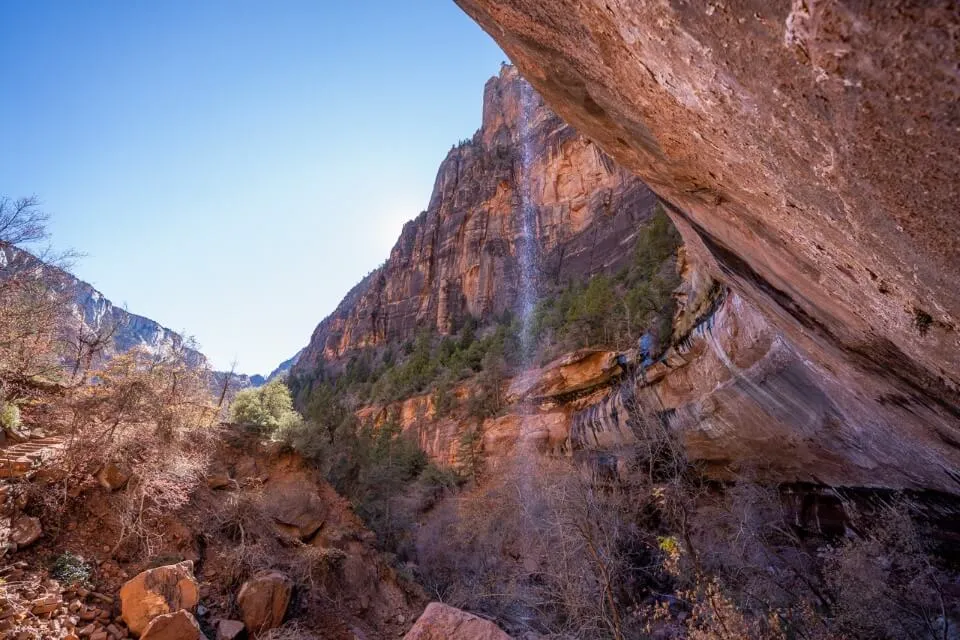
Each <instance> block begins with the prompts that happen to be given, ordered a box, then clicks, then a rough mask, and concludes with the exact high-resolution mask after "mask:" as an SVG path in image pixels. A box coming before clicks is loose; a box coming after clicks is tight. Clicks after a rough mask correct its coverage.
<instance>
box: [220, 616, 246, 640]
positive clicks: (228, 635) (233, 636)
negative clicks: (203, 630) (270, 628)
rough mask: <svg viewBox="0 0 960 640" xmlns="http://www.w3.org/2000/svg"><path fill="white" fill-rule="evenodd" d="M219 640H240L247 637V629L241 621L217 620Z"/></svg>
mask: <svg viewBox="0 0 960 640" xmlns="http://www.w3.org/2000/svg"><path fill="white" fill-rule="evenodd" d="M216 628H217V640H240V639H241V638H245V637H246V629H245V628H244V626H243V623H242V622H240V621H239V620H217V624H216Z"/></svg>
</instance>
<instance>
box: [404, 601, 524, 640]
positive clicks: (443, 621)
mask: <svg viewBox="0 0 960 640" xmlns="http://www.w3.org/2000/svg"><path fill="white" fill-rule="evenodd" d="M403 640H511V639H510V636H508V635H507V634H506V633H504V632H503V631H502V630H501V629H500V627H498V626H497V625H495V624H493V623H492V622H490V621H489V620H484V619H483V618H479V617H477V616H475V615H473V614H472V613H467V612H466V611H461V610H460V609H456V608H454V607H451V606H448V605H445V604H442V603H440V602H431V603H430V604H429V605H427V609H426V611H424V612H423V614H422V615H421V616H420V618H419V619H418V620H417V622H416V624H414V625H413V628H411V629H410V631H408V632H407V635H405V636H404V637H403Z"/></svg>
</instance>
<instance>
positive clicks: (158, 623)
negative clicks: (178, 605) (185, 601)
mask: <svg viewBox="0 0 960 640" xmlns="http://www.w3.org/2000/svg"><path fill="white" fill-rule="evenodd" d="M201 637H202V634H201V633H200V625H199V624H197V620H196V618H194V617H193V615H191V614H190V613H189V612H187V611H184V610H182V609H181V610H180V611H176V612H174V613H167V614H164V615H161V616H157V617H156V618H154V619H153V620H151V621H150V624H148V625H147V628H146V629H144V631H143V635H141V636H140V639H141V640H199V638H201Z"/></svg>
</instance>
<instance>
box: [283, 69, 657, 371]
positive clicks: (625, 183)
mask: <svg viewBox="0 0 960 640" xmlns="http://www.w3.org/2000/svg"><path fill="white" fill-rule="evenodd" d="M525 84H526V83H525V82H524V81H523V80H522V79H521V78H520V76H519V75H518V74H517V72H516V70H515V69H514V68H513V67H511V66H504V67H503V68H502V69H501V72H500V75H499V76H498V77H495V78H491V79H490V81H488V82H487V84H486V86H485V88H484V95H483V124H482V126H481V128H480V129H479V130H478V131H477V132H476V134H475V135H474V136H473V138H472V139H470V140H467V141H464V142H461V143H460V144H459V145H458V146H456V147H454V148H453V149H451V150H450V152H449V153H448V154H447V157H446V159H444V161H443V163H442V164H441V165H440V169H439V171H438V172H437V179H436V183H435V186H434V190H433V195H432V196H431V198H430V204H429V206H428V207H427V210H426V211H424V212H423V213H421V214H420V215H419V216H418V217H417V218H416V219H414V220H412V221H410V222H408V223H407V224H406V225H405V226H404V228H403V232H402V233H401V235H400V238H399V240H398V241H397V243H396V245H395V246H394V248H393V250H392V251H391V253H390V257H389V259H388V260H387V262H386V263H385V265H384V266H382V267H381V268H379V269H377V270H376V271H374V272H373V273H371V274H370V275H368V276H367V277H366V278H365V279H364V280H363V281H362V282H361V283H360V284H358V285H357V286H356V287H354V289H353V290H352V291H350V292H349V293H348V294H347V296H346V297H345V298H344V300H343V302H342V303H341V304H340V306H339V307H338V308H337V309H336V311H334V313H333V314H332V315H330V316H329V317H328V318H326V319H325V320H323V322H321V323H320V325H319V326H318V327H317V329H316V330H315V331H314V334H313V337H312V338H311V340H310V344H309V345H308V346H307V347H306V349H305V350H304V351H303V353H302V355H301V357H300V360H299V362H298V363H297V364H296V365H294V367H293V373H295V374H296V373H309V372H311V371H313V370H314V369H315V368H316V366H317V364H318V363H320V362H321V361H322V360H325V361H327V362H334V361H336V360H338V359H340V358H342V356H344V355H345V354H347V353H349V352H350V351H351V350H354V349H357V348H360V347H364V346H370V345H378V344H383V343H385V342H387V341H393V340H406V339H409V338H412V337H414V336H415V335H416V333H417V332H418V331H419V330H420V329H421V328H430V329H435V330H437V331H439V332H440V333H444V334H445V333H451V332H454V331H456V330H458V329H459V328H460V326H461V325H462V324H463V322H464V321H465V320H466V318H467V316H472V317H474V318H477V319H481V320H486V319H490V318H491V317H493V316H495V315H497V314H501V313H503V312H504V311H505V310H507V309H512V308H513V307H514V306H515V303H516V299H517V295H518V292H519V287H520V269H519V265H518V262H517V258H516V252H517V249H518V247H519V245H520V240H521V238H522V231H523V230H522V221H521V219H520V215H519V208H520V185H519V181H520V176H521V175H522V173H523V169H522V162H523V159H522V155H523V154H522V146H523V145H522V141H521V137H522V136H524V135H529V136H530V137H529V145H530V146H529V149H528V150H529V152H530V153H529V159H530V167H529V170H528V175H529V177H530V183H529V193H530V197H531V200H532V201H533V205H534V207H535V209H536V229H535V235H536V241H537V245H538V247H539V255H540V261H539V267H540V273H539V277H540V278H541V279H543V280H545V281H549V280H552V281H558V280H564V279H566V278H568V277H570V276H571V275H573V276H576V277H577V278H582V277H586V276H588V275H591V274H594V273H598V272H601V271H602V272H607V273H609V272H613V271H616V270H617V269H618V268H620V267H621V266H623V265H624V264H626V262H627V261H628V260H629V259H630V258H631V256H632V250H633V246H634V243H635V238H636V232H637V231H638V229H639V228H640V227H641V223H642V222H644V221H646V220H648V219H649V218H650V217H651V215H652V213H653V208H654V205H655V202H656V200H655V198H654V196H653V194H652V192H651V191H650V190H649V189H648V188H647V187H646V185H644V184H643V183H642V182H641V181H640V180H639V179H638V178H636V177H635V176H633V175H632V174H630V173H629V172H627V171H625V170H623V169H621V168H619V167H617V166H616V165H615V164H614V163H613V162H611V161H610V158H609V157H608V156H607V155H606V154H604V153H603V152H601V151H600V150H599V148H598V147H597V146H596V145H595V144H593V143H592V142H590V141H588V140H587V139H586V138H583V137H582V136H580V135H578V134H577V133H576V132H575V131H574V130H573V129H572V128H571V127H569V126H568V125H566V124H564V122H563V121H561V120H560V119H559V118H558V117H557V116H556V115H555V114H554V113H553V112H552V111H550V110H549V109H548V108H547V107H545V106H544V105H543V103H542V102H541V101H540V98H539V97H538V96H537V95H536V93H535V92H533V91H530V90H529V86H527V88H526V89H524V85H525ZM524 92H527V95H526V97H525V98H524V97H523V95H522V94H523V93H524Z"/></svg>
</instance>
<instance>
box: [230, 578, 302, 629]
mask: <svg viewBox="0 0 960 640" xmlns="http://www.w3.org/2000/svg"><path fill="white" fill-rule="evenodd" d="M292 593H293V581H292V580H290V578H288V577H287V576H286V575H284V574H283V573H281V572H279V571H272V570H266V571H259V572H257V573H256V574H254V576H253V577H252V578H250V579H249V580H247V581H246V582H244V583H243V586H242V587H241V588H240V593H239V594H237V604H238V605H239V606H240V612H241V614H242V615H241V617H242V618H243V624H244V625H245V626H246V627H247V630H249V631H250V632H251V633H259V632H262V631H266V630H268V629H273V628H274V627H279V626H280V624H281V623H282V622H283V617H284V616H285V615H286V614H287V607H288V606H289V605H290V596H291V594H292Z"/></svg>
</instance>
